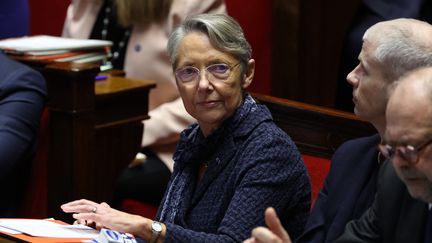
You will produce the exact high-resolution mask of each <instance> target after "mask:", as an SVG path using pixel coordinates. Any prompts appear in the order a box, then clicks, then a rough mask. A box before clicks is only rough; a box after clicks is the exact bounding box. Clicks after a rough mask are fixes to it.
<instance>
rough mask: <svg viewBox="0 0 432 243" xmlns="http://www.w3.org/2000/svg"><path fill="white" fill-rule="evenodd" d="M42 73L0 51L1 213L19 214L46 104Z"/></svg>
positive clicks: (7, 214)
mask: <svg viewBox="0 0 432 243" xmlns="http://www.w3.org/2000/svg"><path fill="white" fill-rule="evenodd" d="M45 95H46V87H45V80H44V78H43V77H42V75H41V74H40V73H38V72H36V71H34V70H33V69H30V68H29V67H27V66H25V65H23V64H20V63H18V62H15V61H12V60H10V59H9V58H8V57H7V56H6V55H4V54H3V53H1V52H0V185H2V190H1V193H2V195H1V200H0V217H14V216H16V212H15V210H16V208H17V206H18V202H19V200H20V196H22V193H23V186H24V184H25V183H26V181H27V178H28V175H29V172H30V169H31V164H30V162H31V160H32V159H33V155H34V153H35V150H36V147H37V135H38V130H39V122H40V118H41V114H42V111H43V108H44V105H45Z"/></svg>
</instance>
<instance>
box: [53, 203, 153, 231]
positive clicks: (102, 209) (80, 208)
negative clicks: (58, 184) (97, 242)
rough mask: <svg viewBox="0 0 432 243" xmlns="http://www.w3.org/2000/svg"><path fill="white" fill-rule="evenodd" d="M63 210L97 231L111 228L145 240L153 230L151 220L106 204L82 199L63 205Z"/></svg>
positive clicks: (79, 222)
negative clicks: (92, 226)
mask: <svg viewBox="0 0 432 243" xmlns="http://www.w3.org/2000/svg"><path fill="white" fill-rule="evenodd" d="M61 209H62V210H63V211H64V212H65V213H73V215H72V217H73V218H74V219H76V220H77V221H76V223H78V224H85V225H95V227H96V229H101V228H109V229H112V230H116V231H119V232H125V233H131V234H133V235H135V236H139V237H142V238H144V239H147V238H148V237H149V236H148V235H146V233H147V234H148V232H151V229H147V227H148V226H150V225H151V222H152V221H151V220H150V219H147V218H144V217H141V216H138V215H133V214H128V213H125V212H121V211H119V210H116V209H113V208H111V207H110V206H109V205H108V204H107V203H104V202H103V203H100V204H98V203H95V202H93V201H90V200H86V199H81V200H76V201H73V202H69V203H66V204H63V205H61ZM143 234H144V235H143Z"/></svg>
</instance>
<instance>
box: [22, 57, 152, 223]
mask: <svg viewBox="0 0 432 243" xmlns="http://www.w3.org/2000/svg"><path fill="white" fill-rule="evenodd" d="M21 61H22V62H25V63H26V64H28V65H30V66H32V67H33V68H35V69H37V70H39V71H40V72H41V73H42V74H43V75H44V76H45V79H46V82H47V87H48V104H47V106H48V109H49V112H50V120H49V123H50V124H49V153H48V166H47V167H48V182H47V186H48V216H49V217H54V218H56V219H62V220H65V221H66V222H70V220H71V218H70V216H69V215H66V214H64V213H63V212H62V211H61V210H60V205H61V204H63V203H65V202H68V201H71V200H76V199H81V198H87V199H91V200H95V201H98V202H102V201H106V202H109V201H110V199H111V196H112V191H113V186H114V184H115V180H116V179H117V177H118V175H119V173H120V172H121V171H122V170H123V169H124V168H125V166H127V165H128V164H129V162H130V161H131V160H132V159H133V158H134V157H135V154H136V153H137V152H138V151H139V149H140V145H141V137H142V132H143V126H142V124H141V121H142V120H144V119H147V118H148V115H147V113H148V93H149V91H150V89H151V88H153V87H155V83H154V82H152V81H138V80H128V79H125V78H122V77H112V78H109V79H108V80H104V81H96V83H95V76H96V75H97V74H98V73H99V67H98V66H96V65H90V64H76V63H40V62H33V61H26V60H21Z"/></svg>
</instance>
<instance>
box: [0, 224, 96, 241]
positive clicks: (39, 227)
mask: <svg viewBox="0 0 432 243" xmlns="http://www.w3.org/2000/svg"><path fill="white" fill-rule="evenodd" d="M0 226H1V227H4V228H7V229H11V230H14V231H18V232H21V233H24V234H27V235H31V236H38V237H52V238H90V239H93V238H96V237H98V235H99V231H98V230H95V229H93V228H90V227H87V226H84V225H63V224H58V223H55V222H52V221H50V220H41V219H0Z"/></svg>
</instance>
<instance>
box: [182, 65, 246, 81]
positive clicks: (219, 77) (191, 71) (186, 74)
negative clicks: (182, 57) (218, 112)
mask: <svg viewBox="0 0 432 243" xmlns="http://www.w3.org/2000/svg"><path fill="white" fill-rule="evenodd" d="M239 64H240V62H239V63H237V64H236V65H234V66H232V67H230V66H229V65H228V64H225V63H218V64H212V65H210V66H207V67H206V68H205V69H204V70H205V72H206V78H207V80H208V81H210V82H218V81H225V80H227V79H228V78H229V76H230V73H231V70H232V69H233V68H235V67H236V66H238V65H239ZM200 74H201V71H200V70H199V69H198V68H196V67H194V66H185V67H182V68H180V69H177V70H176V71H175V75H176V77H177V79H178V80H179V81H180V82H182V83H190V82H198V81H199V79H200V77H201V75H200Z"/></svg>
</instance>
